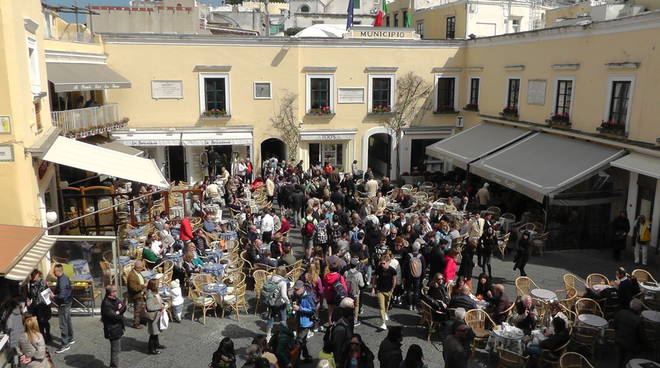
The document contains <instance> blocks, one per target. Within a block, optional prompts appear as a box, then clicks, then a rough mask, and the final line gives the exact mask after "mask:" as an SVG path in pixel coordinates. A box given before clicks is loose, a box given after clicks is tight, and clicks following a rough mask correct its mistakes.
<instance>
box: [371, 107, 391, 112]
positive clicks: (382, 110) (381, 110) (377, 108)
mask: <svg viewBox="0 0 660 368" xmlns="http://www.w3.org/2000/svg"><path fill="white" fill-rule="evenodd" d="M371 112H372V113H373V114H387V113H390V112H392V108H391V107H390V105H379V106H374V107H373V108H372V109H371Z"/></svg>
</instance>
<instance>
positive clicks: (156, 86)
mask: <svg viewBox="0 0 660 368" xmlns="http://www.w3.org/2000/svg"><path fill="white" fill-rule="evenodd" d="M151 98H153V99H156V100H161V99H163V100H164V99H173V100H180V99H183V81H181V80H152V81H151Z"/></svg>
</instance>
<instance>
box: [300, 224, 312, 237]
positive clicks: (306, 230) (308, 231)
mask: <svg viewBox="0 0 660 368" xmlns="http://www.w3.org/2000/svg"><path fill="white" fill-rule="evenodd" d="M315 229H316V227H315V226H314V222H312V221H309V220H306V222H305V226H303V227H302V228H301V229H300V233H301V234H302V236H304V237H306V238H311V237H312V236H313V235H314V230H315Z"/></svg>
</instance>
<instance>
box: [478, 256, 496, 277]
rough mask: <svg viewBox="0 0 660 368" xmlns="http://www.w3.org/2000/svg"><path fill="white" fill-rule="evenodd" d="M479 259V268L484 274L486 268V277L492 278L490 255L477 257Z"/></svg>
mask: <svg viewBox="0 0 660 368" xmlns="http://www.w3.org/2000/svg"><path fill="white" fill-rule="evenodd" d="M479 259H480V262H479V267H481V269H482V270H483V271H484V272H485V271H486V268H488V276H489V277H493V269H492V267H491V265H490V255H483V256H479Z"/></svg>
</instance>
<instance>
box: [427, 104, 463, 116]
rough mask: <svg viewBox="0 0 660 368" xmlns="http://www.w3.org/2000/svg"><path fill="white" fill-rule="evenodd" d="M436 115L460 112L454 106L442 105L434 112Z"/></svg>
mask: <svg viewBox="0 0 660 368" xmlns="http://www.w3.org/2000/svg"><path fill="white" fill-rule="evenodd" d="M433 113H434V114H458V111H456V110H455V109H454V106H452V105H440V106H438V108H437V109H436V110H435V111H434V112H433Z"/></svg>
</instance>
